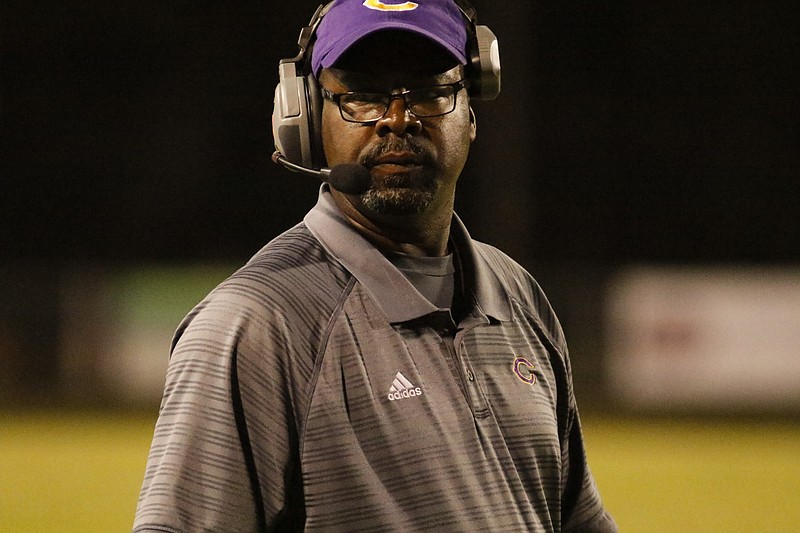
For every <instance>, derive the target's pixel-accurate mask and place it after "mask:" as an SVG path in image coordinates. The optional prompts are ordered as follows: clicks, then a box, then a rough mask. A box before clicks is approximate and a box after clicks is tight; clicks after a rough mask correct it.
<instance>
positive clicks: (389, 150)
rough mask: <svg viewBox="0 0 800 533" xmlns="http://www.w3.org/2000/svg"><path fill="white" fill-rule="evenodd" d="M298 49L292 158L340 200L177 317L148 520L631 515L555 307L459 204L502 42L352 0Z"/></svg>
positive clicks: (289, 110) (284, 120)
mask: <svg viewBox="0 0 800 533" xmlns="http://www.w3.org/2000/svg"><path fill="white" fill-rule="evenodd" d="M299 45H300V47H299V48H300V51H299V53H298V55H297V56H296V57H294V58H290V59H286V60H283V61H282V62H281V64H280V66H279V74H280V82H279V85H278V87H277V89H276V96H275V109H274V114H273V134H274V137H275V144H276V148H277V151H276V153H275V155H274V156H273V159H274V160H275V161H276V162H277V163H279V164H281V165H283V166H285V167H287V168H289V169H290V170H293V171H295V172H300V173H303V174H308V175H311V176H316V177H319V178H321V179H322V181H323V182H324V183H323V184H322V185H321V188H320V194H319V199H318V201H317V204H316V206H314V207H313V208H312V209H311V210H310V211H309V212H308V214H307V215H306V216H305V218H304V219H303V221H302V222H301V223H299V224H297V225H296V226H294V227H293V228H291V229H289V230H288V231H286V232H285V233H283V234H282V235H280V236H278V237H277V238H275V239H274V240H273V241H271V242H270V243H268V244H267V245H266V246H265V247H264V248H263V249H262V250H261V251H259V252H258V253H257V254H256V255H255V256H254V257H253V258H252V259H251V260H250V261H249V262H248V263H247V264H246V265H245V266H243V267H242V268H241V269H239V270H238V271H237V272H236V273H234V274H233V275H232V276H231V277H230V278H228V279H227V280H225V281H224V282H222V283H221V284H220V285H219V286H218V287H217V288H216V289H215V290H214V291H212V292H211V293H210V294H209V295H208V296H207V297H206V298H205V299H204V300H203V301H202V302H201V303H200V304H199V305H198V306H197V307H195V309H193V310H192V311H191V313H190V314H189V315H188V316H187V317H186V318H185V319H184V321H183V322H182V323H181V325H180V326H179V328H178V331H177V333H176V335H175V339H174V341H173V346H172V350H171V355H170V364H169V369H168V372H167V379H166V387H165V391H164V396H163V399H162V403H161V409H160V413H159V418H158V422H157V424H156V428H155V435H154V437H153V442H152V447H151V450H150V455H149V459H148V464H147V469H146V472H145V479H144V484H143V487H142V491H141V495H140V499H139V506H138V510H137V513H136V520H135V524H134V531H135V532H137V533H142V532H195V531H247V532H250V531H343V532H350V531H352V532H366V531H402V532H412V531H414V532H416V531H491V532H514V531H516V532H551V531H552V532H557V531H564V532H566V531H576V532H577V531H580V532H610V531H616V526H615V524H614V522H613V520H612V519H611V518H610V517H609V515H608V514H607V513H606V512H605V510H604V508H603V506H602V503H601V500H600V497H599V494H598V492H597V489H596V487H595V483H594V481H593V478H592V476H591V474H590V471H589V468H588V466H587V463H586V456H585V453H584V446H583V437H582V433H581V426H580V420H579V416H578V410H577V406H576V403H575V396H574V394H573V389H572V376H571V370H570V363H569V358H568V352H567V346H566V342H565V340H564V337H563V333H562V330H561V328H560V326H559V323H558V320H557V318H556V316H555V315H554V313H553V311H552V309H551V308H550V305H549V304H548V302H547V299H546V298H545V296H544V294H543V293H542V291H541V289H540V288H539V286H538V285H537V283H536V282H535V281H534V280H533V278H532V277H531V276H530V275H529V274H528V273H527V272H526V271H525V270H523V269H522V268H521V267H520V266H519V265H517V264H516V263H515V262H513V261H512V260H511V259H510V258H508V257H507V256H506V255H505V254H503V253H502V252H500V251H498V250H496V249H495V248H492V247H491V246H488V245H486V244H483V243H480V242H477V241H474V240H473V239H471V238H470V236H469V234H468V233H467V230H466V228H465V227H464V225H463V224H462V222H461V220H460V219H459V218H458V217H457V216H456V215H455V214H454V212H453V204H454V198H455V191H456V184H457V182H458V179H459V176H460V174H461V171H462V169H463V167H464V164H465V162H466V159H467V155H468V153H469V148H470V145H471V143H472V141H473V140H474V139H475V136H476V132H477V128H476V119H475V114H474V113H473V111H472V109H471V107H470V99H471V98H472V99H476V98H480V99H491V98H494V97H495V96H496V95H497V93H498V92H499V90H500V63H499V61H500V60H499V52H498V48H497V41H496V39H495V38H494V35H493V34H492V32H491V31H490V30H489V29H488V28H487V27H486V26H480V25H478V24H477V22H476V15H475V10H474V9H473V8H472V7H471V6H470V5H469V4H468V3H467V2H465V1H453V0H416V1H414V2H410V1H409V2H400V1H399V0H384V1H380V0H366V1H364V0H336V1H334V2H332V3H331V4H328V5H326V6H321V7H320V9H318V10H317V12H316V13H315V14H314V16H313V18H312V20H311V22H310V23H309V25H308V26H307V27H305V28H303V29H302V31H301V35H300V40H299Z"/></svg>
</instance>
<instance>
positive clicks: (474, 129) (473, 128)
mask: <svg viewBox="0 0 800 533" xmlns="http://www.w3.org/2000/svg"><path fill="white" fill-rule="evenodd" d="M477 135H478V122H477V119H476V118H475V111H474V110H473V109H472V106H469V141H470V142H472V141H474V140H475V137H476V136H477Z"/></svg>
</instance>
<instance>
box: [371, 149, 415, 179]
mask: <svg viewBox="0 0 800 533" xmlns="http://www.w3.org/2000/svg"><path fill="white" fill-rule="evenodd" d="M368 166H369V167H370V171H371V172H373V175H375V174H378V175H390V174H394V175H396V174H403V173H406V172H412V171H415V170H419V169H420V168H422V166H423V161H422V158H421V157H420V156H419V155H417V154H414V153H411V152H389V153H386V154H382V155H381V156H379V157H377V158H375V159H373V160H372V161H371V162H370V163H369V165H368Z"/></svg>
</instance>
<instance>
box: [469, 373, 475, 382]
mask: <svg viewBox="0 0 800 533" xmlns="http://www.w3.org/2000/svg"><path fill="white" fill-rule="evenodd" d="M467 379H468V380H470V381H475V376H474V375H473V374H472V370H467Z"/></svg>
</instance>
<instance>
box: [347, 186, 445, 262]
mask: <svg viewBox="0 0 800 533" xmlns="http://www.w3.org/2000/svg"><path fill="white" fill-rule="evenodd" d="M331 192H332V193H333V198H334V200H335V202H336V205H337V206H338V207H339V209H340V210H341V211H342V213H343V214H344V216H345V217H346V218H347V220H348V221H349V222H350V224H352V226H353V227H354V228H355V229H356V230H357V231H358V232H359V233H361V235H363V236H364V237H365V238H366V239H367V240H369V241H370V242H371V243H372V244H374V245H375V246H376V247H377V248H380V249H381V250H387V251H391V252H402V253H405V254H409V255H413V256H431V257H441V256H444V255H447V253H448V251H449V250H448V241H449V239H450V222H451V220H452V216H453V208H452V204H451V205H450V209H449V210H444V209H436V210H433V211H432V212H431V213H421V214H415V215H383V214H381V215H378V214H370V215H369V216H367V215H365V214H364V213H362V212H361V211H359V210H358V209H356V207H355V206H354V205H353V204H352V203H351V202H350V200H349V199H348V197H347V196H346V195H344V194H342V193H340V192H338V191H336V190H332V191H331Z"/></svg>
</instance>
